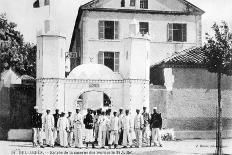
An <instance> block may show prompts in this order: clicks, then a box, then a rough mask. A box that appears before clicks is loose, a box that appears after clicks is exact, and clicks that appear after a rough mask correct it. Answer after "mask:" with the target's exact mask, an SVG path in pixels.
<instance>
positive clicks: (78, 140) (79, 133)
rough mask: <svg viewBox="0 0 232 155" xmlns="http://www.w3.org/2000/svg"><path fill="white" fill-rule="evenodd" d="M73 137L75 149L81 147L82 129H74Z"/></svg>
mask: <svg viewBox="0 0 232 155" xmlns="http://www.w3.org/2000/svg"><path fill="white" fill-rule="evenodd" d="M74 136H75V142H74V143H75V147H83V142H82V129H81V128H74Z"/></svg>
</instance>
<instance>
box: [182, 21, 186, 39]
mask: <svg viewBox="0 0 232 155" xmlns="http://www.w3.org/2000/svg"><path fill="white" fill-rule="evenodd" d="M181 29H182V41H183V42H186V41H187V24H182V26H181Z"/></svg>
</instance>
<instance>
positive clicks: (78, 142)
mask: <svg viewBox="0 0 232 155" xmlns="http://www.w3.org/2000/svg"><path fill="white" fill-rule="evenodd" d="M83 124H84V123H83V117H82V115H81V114H80V108H77V109H76V114H75V115H74V119H73V126H74V137H75V142H74V143H75V147H76V148H82V147H83V141H82V140H83V139H82V130H83Z"/></svg>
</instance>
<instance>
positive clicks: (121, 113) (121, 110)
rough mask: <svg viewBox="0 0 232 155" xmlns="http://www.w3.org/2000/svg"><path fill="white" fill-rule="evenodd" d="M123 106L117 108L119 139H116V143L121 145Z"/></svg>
mask: <svg viewBox="0 0 232 155" xmlns="http://www.w3.org/2000/svg"><path fill="white" fill-rule="evenodd" d="M123 117H124V115H123V108H120V109H119V115H118V118H119V140H118V145H122V140H123V129H122V119H123Z"/></svg>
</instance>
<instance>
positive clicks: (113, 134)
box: [109, 111, 119, 148]
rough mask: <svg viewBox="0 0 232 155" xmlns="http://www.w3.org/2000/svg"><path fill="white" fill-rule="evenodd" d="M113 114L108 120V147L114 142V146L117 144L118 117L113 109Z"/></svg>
mask: <svg viewBox="0 0 232 155" xmlns="http://www.w3.org/2000/svg"><path fill="white" fill-rule="evenodd" d="M113 114H114V116H112V117H111V120H110V130H111V131H110V141H109V147H110V148H111V146H112V144H113V143H114V148H117V146H118V130H119V119H118V117H117V111H114V113H113Z"/></svg>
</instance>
